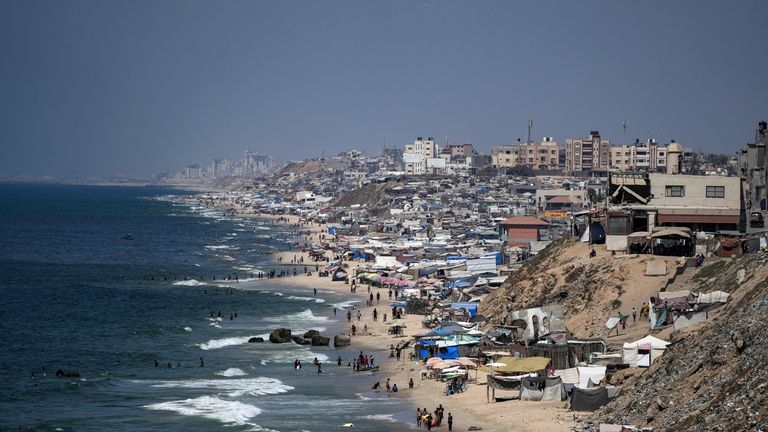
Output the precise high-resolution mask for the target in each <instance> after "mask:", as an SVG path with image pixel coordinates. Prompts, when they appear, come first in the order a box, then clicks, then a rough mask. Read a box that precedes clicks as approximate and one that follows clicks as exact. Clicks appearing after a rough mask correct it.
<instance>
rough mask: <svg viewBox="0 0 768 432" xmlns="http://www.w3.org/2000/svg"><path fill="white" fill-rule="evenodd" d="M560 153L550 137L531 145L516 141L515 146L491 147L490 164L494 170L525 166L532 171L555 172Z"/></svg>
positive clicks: (558, 166) (557, 167)
mask: <svg viewBox="0 0 768 432" xmlns="http://www.w3.org/2000/svg"><path fill="white" fill-rule="evenodd" d="M560 151H561V149H560V146H558V145H557V142H556V141H555V140H554V138H552V137H544V138H543V139H542V140H541V141H540V142H538V143H531V144H526V143H523V142H520V141H519V140H518V142H517V143H515V144H511V145H501V146H495V147H493V148H492V149H491V164H492V165H493V167H494V168H511V167H516V166H526V167H528V168H530V169H532V170H534V171H555V170H558V169H560Z"/></svg>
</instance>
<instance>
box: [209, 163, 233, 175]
mask: <svg viewBox="0 0 768 432" xmlns="http://www.w3.org/2000/svg"><path fill="white" fill-rule="evenodd" d="M233 168H234V166H233V164H232V161H231V160H229V159H214V160H213V166H212V169H211V171H212V172H213V177H214V178H221V177H227V176H230V175H232V171H233Z"/></svg>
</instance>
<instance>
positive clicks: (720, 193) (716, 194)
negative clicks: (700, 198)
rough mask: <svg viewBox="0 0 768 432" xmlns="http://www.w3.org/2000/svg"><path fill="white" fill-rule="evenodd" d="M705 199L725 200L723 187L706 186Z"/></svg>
mask: <svg viewBox="0 0 768 432" xmlns="http://www.w3.org/2000/svg"><path fill="white" fill-rule="evenodd" d="M707 198H725V186H707Z"/></svg>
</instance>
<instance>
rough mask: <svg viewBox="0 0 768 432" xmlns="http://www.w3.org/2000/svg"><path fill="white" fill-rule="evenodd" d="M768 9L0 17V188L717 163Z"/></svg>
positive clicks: (762, 73) (759, 65) (7, 0)
mask: <svg viewBox="0 0 768 432" xmlns="http://www.w3.org/2000/svg"><path fill="white" fill-rule="evenodd" d="M767 34H768V2H764V1H756V0H755V1H739V2H725V1H674V2H670V1H644V2H630V1H586V2H568V1H562V2H554V1H543V2H542V1H478V2H470V1H463V2H459V1H435V0H426V1H378V2H374V1H358V0H349V1H333V0H332V1H285V2H284V1H193V0H183V1H182V0H178V1H163V0H161V1H122V2H119V1H101V0H99V1H96V0H93V1H79V0H73V1H39V0H31V1H12V0H0V145H1V146H2V157H0V176H10V175H23V174H29V175H59V176H111V175H139V174H150V173H156V172H160V171H165V170H168V169H173V168H179V167H181V166H184V165H186V164H188V163H191V162H193V161H198V162H207V161H209V160H211V159H213V158H218V157H229V158H239V157H241V156H242V153H243V150H244V149H247V148H249V149H252V150H258V151H261V152H263V153H267V154H271V155H273V156H275V157H276V158H278V159H280V160H283V161H286V160H291V159H302V158H311V157H320V155H321V154H322V153H323V152H324V153H325V155H326V156H330V155H335V154H337V153H339V152H341V151H343V150H347V149H351V148H356V149H359V150H362V151H364V152H366V153H367V154H374V153H377V152H378V151H380V149H381V148H382V147H383V145H384V139H385V138H384V137H385V136H386V143H387V144H388V145H390V146H399V147H402V146H403V145H404V144H405V143H406V142H408V141H412V140H413V139H415V138H416V137H418V136H423V137H427V136H434V137H435V138H436V139H437V140H438V141H439V142H440V143H441V144H442V143H443V142H444V139H445V136H448V140H449V141H450V142H452V143H461V142H470V143H473V144H474V145H475V147H476V148H478V149H479V150H480V151H482V152H484V153H490V148H491V147H492V146H494V145H501V144H509V143H512V142H514V141H515V140H516V139H517V138H521V139H525V138H526V134H527V122H528V120H529V119H533V121H534V126H533V134H532V136H533V137H534V138H535V139H537V140H538V139H540V138H541V137H543V136H552V137H555V139H556V140H557V141H558V142H560V143H564V141H565V139H566V138H579V137H584V136H586V135H588V133H589V131H590V130H599V131H600V132H601V135H603V136H604V137H607V138H609V139H611V141H612V143H613V144H621V143H622V141H623V130H622V123H623V122H624V121H625V120H626V121H628V124H629V127H628V133H627V142H628V143H631V142H633V141H634V139H635V138H639V139H641V140H645V139H647V138H651V137H652V138H656V139H657V141H659V142H661V143H666V142H668V141H669V140H671V139H675V140H676V141H678V142H681V143H682V144H683V145H685V146H689V147H692V148H693V149H694V150H696V151H699V150H701V151H704V152H707V153H725V154H730V153H733V152H735V151H737V150H738V149H739V148H740V147H741V146H743V145H744V144H745V143H747V142H751V141H752V140H753V139H754V130H755V127H756V125H757V122H758V121H759V120H766V119H768V104H766V101H768V98H766V96H765V95H766V93H767V90H768V56H766V55H765V51H766V43H768V37H766V35H767Z"/></svg>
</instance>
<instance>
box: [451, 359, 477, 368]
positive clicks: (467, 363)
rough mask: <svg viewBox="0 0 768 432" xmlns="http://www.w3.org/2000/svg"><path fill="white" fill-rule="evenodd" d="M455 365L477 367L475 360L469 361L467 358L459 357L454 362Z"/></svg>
mask: <svg viewBox="0 0 768 432" xmlns="http://www.w3.org/2000/svg"><path fill="white" fill-rule="evenodd" d="M454 362H455V363H458V364H459V365H461V366H467V367H473V368H474V367H477V363H475V362H474V360H472V359H469V358H467V357H459V358H457V359H456V360H454Z"/></svg>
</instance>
